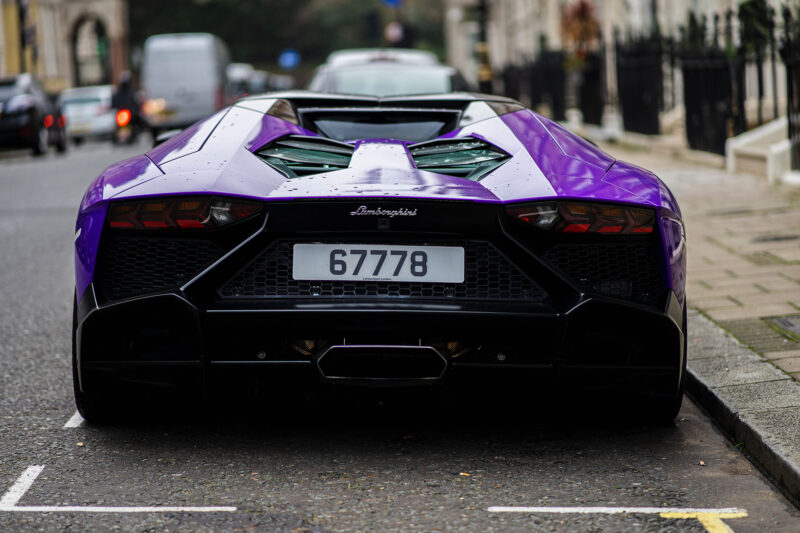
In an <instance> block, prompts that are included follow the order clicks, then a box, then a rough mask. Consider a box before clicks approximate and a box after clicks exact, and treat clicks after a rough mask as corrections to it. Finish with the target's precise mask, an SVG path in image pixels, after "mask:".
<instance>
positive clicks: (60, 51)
mask: <svg viewBox="0 0 800 533" xmlns="http://www.w3.org/2000/svg"><path fill="white" fill-rule="evenodd" d="M20 9H22V10H23V13H24V12H25V10H26V11H27V16H26V17H25V20H24V21H22V20H21V17H20ZM23 35H25V37H26V38H25V39H24V40H25V43H24V46H23ZM128 56H129V53H128V7H127V1H126V0H0V77H7V76H13V75H14V74H18V73H20V72H31V73H33V74H34V75H36V76H37V77H38V78H39V79H40V80H41V81H42V83H43V85H44V87H45V89H46V90H47V91H49V92H58V91H60V90H62V89H65V88H67V87H71V86H74V85H94V84H101V83H112V82H113V81H116V80H117V79H118V76H119V73H120V72H122V71H123V70H128V68H129V65H128Z"/></svg>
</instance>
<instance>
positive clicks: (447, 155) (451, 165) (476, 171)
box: [408, 137, 511, 181]
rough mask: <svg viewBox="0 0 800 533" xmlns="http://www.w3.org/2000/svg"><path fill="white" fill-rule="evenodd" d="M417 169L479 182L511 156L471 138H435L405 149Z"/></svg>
mask: <svg viewBox="0 0 800 533" xmlns="http://www.w3.org/2000/svg"><path fill="white" fill-rule="evenodd" d="M408 151H409V152H410V153H411V157H412V158H414V164H415V165H416V166H417V168H418V169H420V170H427V171H428V172H436V173H437V174H447V175H448V176H455V177H458V178H465V179H468V180H472V181H479V180H480V179H481V178H483V177H484V176H485V175H486V174H488V173H489V172H491V171H493V170H494V169H496V168H497V167H499V166H500V165H502V164H503V163H505V162H506V161H508V160H509V159H510V158H511V156H510V155H508V154H507V153H505V152H504V151H502V150H500V149H499V148H497V147H496V146H493V145H491V144H489V143H487V142H485V141H482V140H480V139H476V138H474V137H462V138H458V139H437V140H433V141H426V142H421V143H417V144H412V145H411V146H409V147H408Z"/></svg>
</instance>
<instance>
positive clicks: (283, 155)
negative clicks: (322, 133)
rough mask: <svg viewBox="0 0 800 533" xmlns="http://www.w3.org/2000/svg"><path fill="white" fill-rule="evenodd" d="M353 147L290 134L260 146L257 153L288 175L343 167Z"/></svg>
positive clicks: (347, 161) (320, 138)
mask: <svg viewBox="0 0 800 533" xmlns="http://www.w3.org/2000/svg"><path fill="white" fill-rule="evenodd" d="M353 151H354V148H353V146H351V145H349V144H346V143H342V142H338V141H334V140H331V139H326V138H324V137H311V136H306V135H289V136H287V137H282V138H280V139H278V140H276V141H272V142H271V143H269V144H267V145H265V146H263V147H261V148H260V149H259V150H258V151H257V152H256V155H258V157H260V158H261V159H262V160H264V161H265V162H266V163H267V164H268V165H270V166H271V167H272V168H274V169H275V170H277V171H278V172H280V173H281V174H283V175H284V176H286V177H287V178H298V177H301V176H310V175H313V174H322V173H323V172H332V171H334V170H342V169H343V168H347V167H348V166H349V165H350V159H351V158H352V156H353Z"/></svg>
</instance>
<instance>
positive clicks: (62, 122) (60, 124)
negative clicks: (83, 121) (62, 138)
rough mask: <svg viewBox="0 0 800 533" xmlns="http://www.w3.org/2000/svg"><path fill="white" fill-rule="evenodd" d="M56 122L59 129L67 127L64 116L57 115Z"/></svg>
mask: <svg viewBox="0 0 800 533" xmlns="http://www.w3.org/2000/svg"><path fill="white" fill-rule="evenodd" d="M56 122H57V123H58V127H59V128H62V129H63V128H66V127H67V117H65V116H64V115H58V120H57V121H56Z"/></svg>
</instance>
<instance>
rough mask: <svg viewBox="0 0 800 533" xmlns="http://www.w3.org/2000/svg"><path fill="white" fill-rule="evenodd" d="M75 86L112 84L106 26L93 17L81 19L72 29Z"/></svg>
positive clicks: (88, 16)
mask: <svg viewBox="0 0 800 533" xmlns="http://www.w3.org/2000/svg"><path fill="white" fill-rule="evenodd" d="M71 45H72V50H71V51H72V65H73V72H74V73H75V86H76V87H79V86H81V85H104V84H110V83H111V82H112V79H111V54H110V51H109V48H110V47H109V39H108V32H107V31H106V26H105V24H104V23H103V21H102V20H100V19H99V18H97V17H96V16H93V15H87V16H83V17H81V18H79V19H78V20H77V22H75V25H74V26H73V28H72V42H71Z"/></svg>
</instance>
